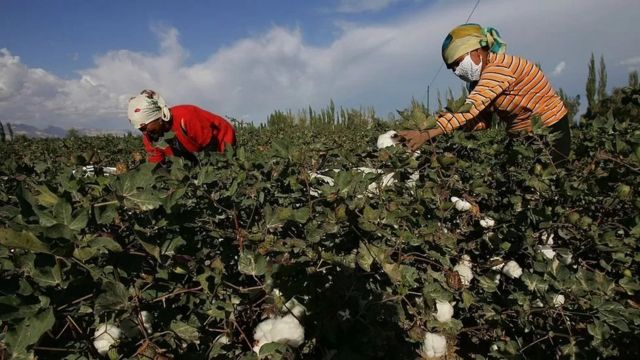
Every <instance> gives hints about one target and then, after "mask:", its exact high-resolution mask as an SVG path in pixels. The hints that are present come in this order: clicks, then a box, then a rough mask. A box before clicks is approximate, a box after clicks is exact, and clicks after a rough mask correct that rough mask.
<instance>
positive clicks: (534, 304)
mask: <svg viewBox="0 0 640 360" xmlns="http://www.w3.org/2000/svg"><path fill="white" fill-rule="evenodd" d="M531 306H533V307H534V308H542V307H544V304H543V303H542V301H540V299H536V300H535V301H534V302H532V303H531Z"/></svg>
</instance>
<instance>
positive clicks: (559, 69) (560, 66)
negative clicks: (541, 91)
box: [551, 61, 567, 76]
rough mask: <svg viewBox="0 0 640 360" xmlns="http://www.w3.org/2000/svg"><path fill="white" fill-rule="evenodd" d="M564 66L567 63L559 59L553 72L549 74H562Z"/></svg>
mask: <svg viewBox="0 0 640 360" xmlns="http://www.w3.org/2000/svg"><path fill="white" fill-rule="evenodd" d="M566 67H567V63H566V62H564V61H560V62H559V63H558V65H556V67H555V69H553V72H552V73H551V75H553V76H558V75H560V74H562V72H563V71H564V69H565V68H566Z"/></svg>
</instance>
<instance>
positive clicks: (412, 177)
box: [407, 171, 420, 188]
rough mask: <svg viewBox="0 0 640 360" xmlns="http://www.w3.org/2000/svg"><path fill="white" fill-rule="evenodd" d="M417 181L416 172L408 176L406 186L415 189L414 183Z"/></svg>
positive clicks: (418, 175) (417, 174) (418, 176)
mask: <svg viewBox="0 0 640 360" xmlns="http://www.w3.org/2000/svg"><path fill="white" fill-rule="evenodd" d="M419 179H420V173H419V172H418V171H416V172H414V173H412V174H411V175H410V176H409V180H407V186H408V187H410V188H414V187H416V183H417V182H418V180H419Z"/></svg>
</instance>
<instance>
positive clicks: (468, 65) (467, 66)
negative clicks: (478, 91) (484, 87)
mask: <svg viewBox="0 0 640 360" xmlns="http://www.w3.org/2000/svg"><path fill="white" fill-rule="evenodd" d="M481 70H482V59H480V64H475V63H474V62H473V60H471V55H469V54H467V56H465V57H464V59H463V60H462V61H461V62H460V64H459V65H458V67H457V68H456V70H455V71H454V74H456V75H457V76H458V77H459V78H460V79H462V80H463V81H466V82H474V81H478V80H480V71H481Z"/></svg>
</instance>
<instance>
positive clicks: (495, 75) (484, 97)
mask: <svg viewBox="0 0 640 360" xmlns="http://www.w3.org/2000/svg"><path fill="white" fill-rule="evenodd" d="M515 80H516V78H515V76H514V75H513V73H512V72H511V70H510V69H509V68H508V67H506V66H503V65H500V64H495V65H491V66H487V68H486V69H485V70H484V71H483V72H482V75H481V77H480V81H478V84H477V85H476V87H475V88H474V89H473V90H472V91H471V93H469V96H468V97H467V103H469V104H471V109H470V110H469V111H468V112H465V113H444V114H441V115H440V116H439V117H438V119H437V120H438V125H439V126H440V127H441V128H442V130H443V131H444V132H452V131H453V130H455V129H457V128H459V127H461V126H464V125H465V124H466V123H467V122H469V121H472V120H474V119H475V118H476V117H477V116H478V115H479V114H480V113H481V112H482V111H483V110H484V109H486V108H487V106H489V104H490V103H491V102H492V101H493V100H494V99H495V98H496V97H497V96H498V95H500V94H501V93H502V92H503V91H504V90H505V89H507V88H508V87H509V86H510V85H511V84H513V82H514V81H515Z"/></svg>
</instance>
